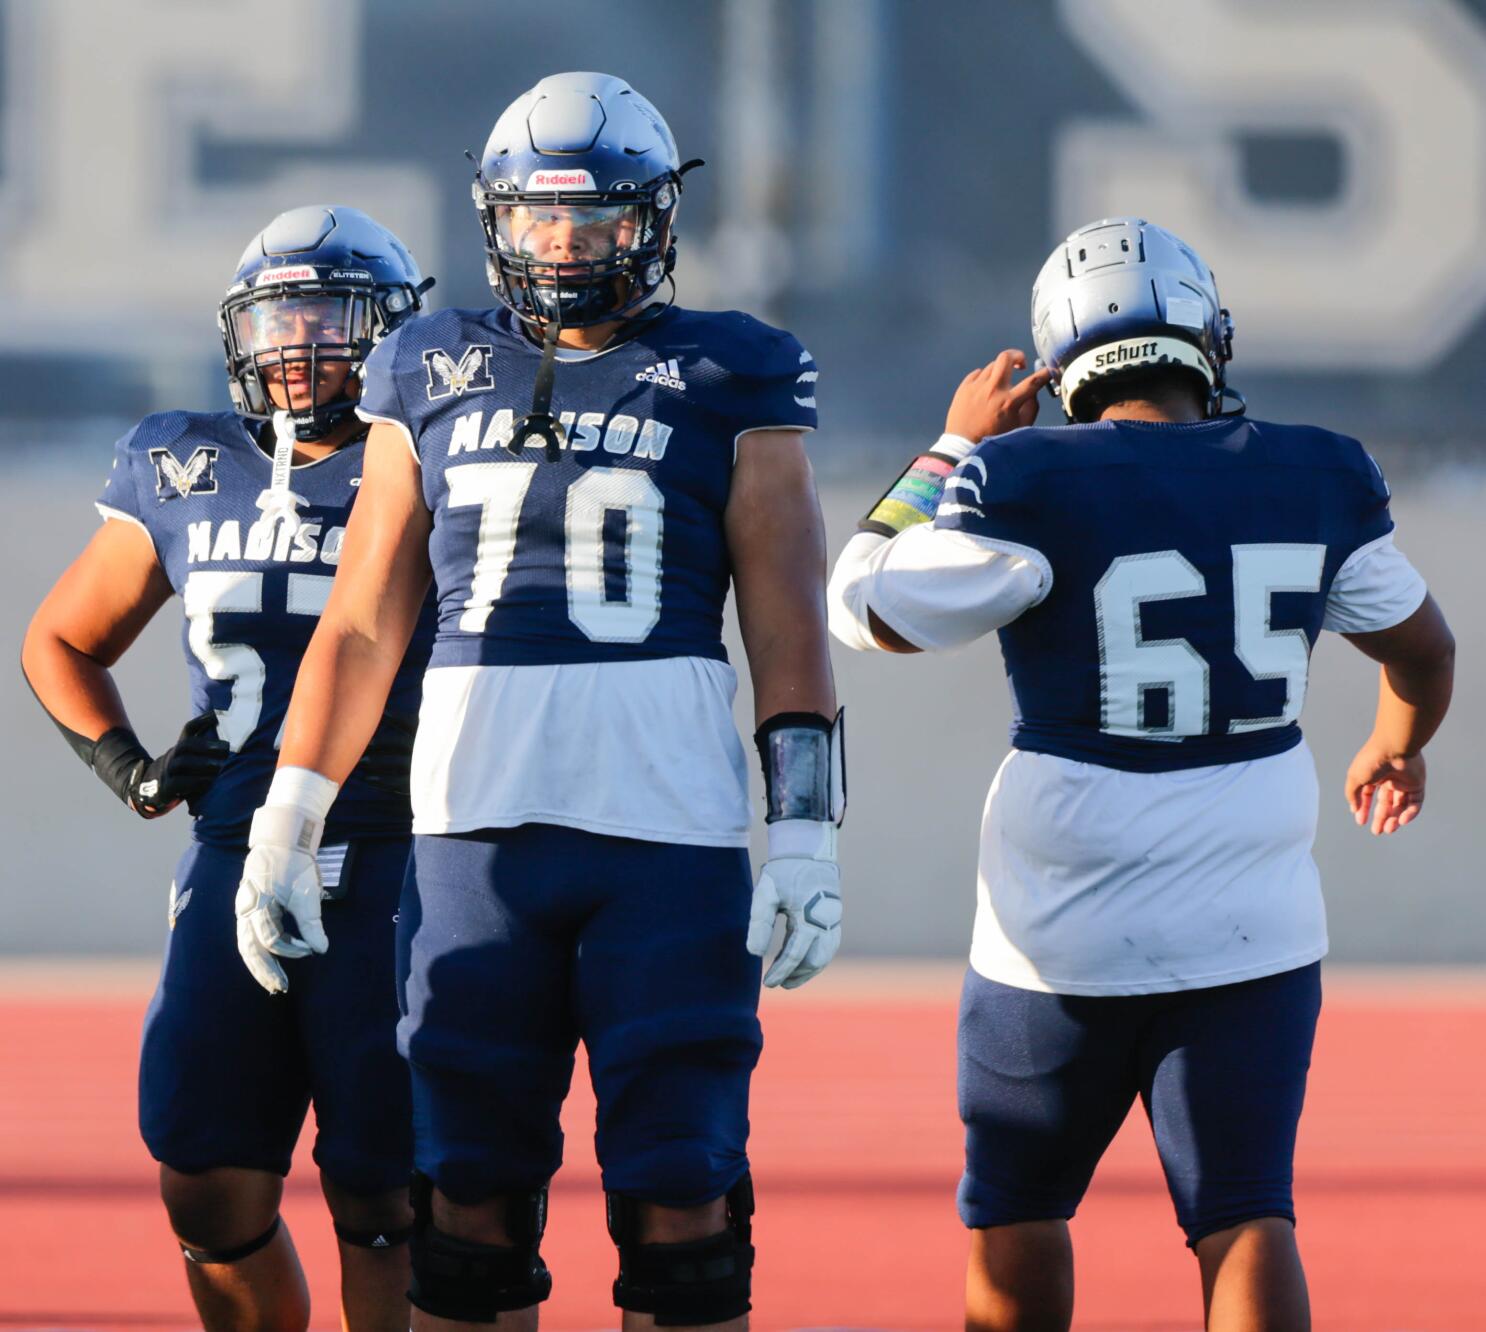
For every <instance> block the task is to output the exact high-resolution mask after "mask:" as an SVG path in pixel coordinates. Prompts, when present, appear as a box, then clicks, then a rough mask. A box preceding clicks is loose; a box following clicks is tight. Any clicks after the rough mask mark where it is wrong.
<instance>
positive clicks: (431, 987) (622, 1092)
mask: <svg viewBox="0 0 1486 1332" xmlns="http://www.w3.org/2000/svg"><path fill="white" fill-rule="evenodd" d="M751 893H752V883H751V879H750V875H749V869H748V854H747V852H746V851H744V850H742V849H741V848H730V847H698V846H676V845H671V844H667V843H660V842H644V841H638V840H634V839H630V838H623V837H607V836H602V835H600V834H597V833H588V832H580V831H576V830H573V829H568V828H558V827H554V826H552V825H550V824H540V823H529V824H524V825H522V826H520V827H517V828H509V829H499V830H490V831H484V832H476V833H467V834H459V835H447V836H418V837H416V838H415V839H414V848H413V859H412V862H411V865H410V867H409V872H408V880H407V885H406V887H405V889H404V892H403V900H402V907H401V911H400V923H399V926H398V980H399V986H400V990H401V1003H402V1011H403V1018H402V1022H401V1023H400V1024H399V1027H398V1046H399V1049H401V1051H402V1052H403V1054H404V1055H405V1056H406V1057H407V1059H408V1062H409V1065H410V1067H411V1069H412V1078H413V1114H414V1136H415V1157H416V1162H417V1166H418V1169H419V1170H420V1171H422V1172H423V1173H424V1174H426V1175H428V1176H429V1177H430V1178H432V1179H433V1181H434V1183H435V1184H436V1185H437V1186H438V1188H439V1189H440V1190H441V1191H442V1192H443V1193H444V1194H445V1195H446V1196H448V1197H450V1198H452V1199H454V1200H455V1201H456V1202H462V1203H475V1202H479V1201H482V1200H483V1199H485V1198H488V1197H490V1196H491V1195H492V1194H495V1193H499V1192H507V1191H512V1192H514V1191H518V1190H519V1191H524V1190H529V1189H536V1188H540V1187H541V1186H542V1185H544V1184H546V1182H547V1181H548V1180H549V1179H550V1178H551V1177H552V1175H553V1174H554V1173H555V1172H556V1170H557V1168H558V1166H559V1165H560V1164H561V1162H562V1131H561V1129H560V1128H559V1126H558V1111H559V1109H560V1107H561V1105H562V1101H563V1098H564V1097H565V1096H566V1095H567V1091H568V1085H569V1083H570V1081H571V1078H572V1072H573V1055H574V1051H575V1049H576V1047H577V1043H578V1041H579V1039H580V1038H581V1039H582V1040H583V1042H584V1044H585V1045H586V1046H587V1049H588V1064H589V1073H590V1076H591V1077H592V1079H593V1087H594V1092H595V1094H596V1096H597V1100H598V1132H597V1136H596V1139H595V1142H596V1146H597V1149H598V1158H599V1164H600V1166H601V1167H602V1170H603V1180H604V1188H605V1189H607V1190H608V1191H610V1192H613V1193H623V1194H628V1195H630V1196H632V1197H637V1198H642V1199H645V1200H646V1201H649V1202H655V1203H660V1204H662V1205H665V1206H671V1207H691V1206H696V1205H699V1204H701V1203H704V1202H708V1201H710V1200H711V1199H713V1198H717V1197H720V1196H721V1195H722V1194H724V1193H726V1192H727V1190H728V1189H729V1188H731V1187H732V1186H733V1185H734V1184H735V1183H736V1182H737V1181H738V1180H739V1179H740V1178H741V1177H742V1175H743V1174H744V1172H745V1171H746V1170H747V1169H748V1157H747V1150H746V1149H747V1139H748V1084H749V1079H750V1077H751V1075H752V1072H753V1068H754V1065H755V1064H756V1063H757V1062H758V1057H759V1051H760V1049H761V1048H762V1044H763V1039H762V1033H761V1031H760V1028H759V1023H758V1016H757V1008H758V990H759V965H760V964H759V960H758V959H757V958H755V957H752V956H751V955H750V954H749V953H748V952H747V950H746V949H745V947H744V940H745V938H746V935H747V931H748V907H749V901H750V897H751Z"/></svg>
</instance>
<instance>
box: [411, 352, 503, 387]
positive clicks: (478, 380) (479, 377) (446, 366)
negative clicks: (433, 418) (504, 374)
mask: <svg viewBox="0 0 1486 1332" xmlns="http://www.w3.org/2000/svg"><path fill="white" fill-rule="evenodd" d="M423 366H424V369H425V370H427V371H428V388H427V390H426V391H427V393H428V400H429V402H434V401H436V400H437V399H439V398H450V397H454V398H457V397H461V396H463V395H464V394H466V393H483V392H484V391H485V390H486V389H493V388H494V387H495V381H494V380H493V379H492V378H491V377H490V344H489V343H485V342H482V343H476V344H474V345H472V346H469V347H466V348H465V351H464V355H463V356H461V357H460V358H459V360H458V361H456V360H455V359H454V358H453V357H452V356H450V355H449V353H448V352H446V351H445V350H444V349H443V348H442V347H433V348H430V349H429V350H428V351H426V352H424V353H423Z"/></svg>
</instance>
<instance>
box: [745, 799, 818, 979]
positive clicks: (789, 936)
mask: <svg viewBox="0 0 1486 1332" xmlns="http://www.w3.org/2000/svg"><path fill="white" fill-rule="evenodd" d="M776 916H783V917H784V922H785V923H784V944H783V946H782V947H781V948H780V950H779V956H778V957H776V958H775V959H774V965H773V966H772V967H770V968H769V971H768V974H767V975H766V976H765V977H764V984H765V985H768V986H775V985H782V986H783V987H784V988H785V989H786V990H793V989H795V988H796V987H797V986H800V985H803V984H804V983H805V982H806V981H807V980H809V979H810V978H811V977H812V976H813V975H815V973H816V972H818V971H822V970H824V969H825V967H826V965H827V964H828V963H829V962H830V960H831V959H832V958H833V957H835V956H836V949H838V948H839V947H840V946H841V867H840V866H839V865H837V864H836V825H835V824H834V823H815V822H813V821H811V820H809V819H780V820H778V821H777V822H775V823H771V824H770V825H769V858H768V860H766V861H765V862H764V868H763V869H762V871H760V873H759V876H758V884H757V885H756V886H755V887H754V890H753V909H752V911H751V912H750V913H749V919H748V951H749V952H750V953H752V954H753V955H754V956H755V957H762V956H763V955H764V954H765V953H766V952H768V951H769V940H770V939H771V938H772V937H773V934H774V918H775V917H776Z"/></svg>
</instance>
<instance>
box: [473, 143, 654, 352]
mask: <svg viewBox="0 0 1486 1332" xmlns="http://www.w3.org/2000/svg"><path fill="white" fill-rule="evenodd" d="M679 197H680V181H679V177H678V176H676V175H675V174H674V173H672V174H669V175H667V176H663V177H660V178H659V179H657V180H654V181H651V182H650V183H649V184H648V185H643V186H642V185H631V184H629V183H628V182H626V183H625V184H624V185H623V186H620V187H616V188H615V189H612V190H607V191H603V192H584V193H581V194H568V193H563V194H556V193H551V192H531V191H522V192H518V191H516V190H515V189H514V188H513V187H512V186H511V185H510V183H509V182H507V181H493V182H490V181H486V180H485V178H484V177H483V175H482V176H481V177H479V178H477V180H476V181H475V185H474V198H475V203H476V207H477V208H478V209H479V212H480V221H481V224H482V226H483V227H484V230H485V250H486V256H487V258H486V273H487V275H488V276H489V279H490V285H491V288H492V290H493V291H494V292H495V294H496V296H497V297H498V298H499V299H500V301H501V302H502V303H503V304H504V305H506V306H508V307H509V308H510V309H511V310H512V311H513V312H514V313H515V314H516V315H517V317H518V318H520V319H522V320H524V321H525V322H527V323H529V324H534V325H538V326H541V327H547V326H549V325H554V324H555V325H556V326H557V327H559V328H583V327H586V326H589V325H593V324H601V323H605V322H607V321H609V320H612V319H620V318H623V317H624V316H625V315H627V314H629V313H630V312H631V311H632V310H634V309H636V308H637V307H638V306H640V305H642V304H643V303H644V302H645V301H646V300H648V299H649V298H650V296H651V295H652V294H653V293H654V292H655V290H656V289H657V288H658V287H659V286H660V284H661V283H662V282H663V281H664V280H665V278H666V276H667V275H668V274H669V273H670V271H671V267H672V265H673V264H674V263H675V250H674V249H673V247H672V245H671V232H672V227H673V225H674V222H675V215H676V203H677V200H678V198H679Z"/></svg>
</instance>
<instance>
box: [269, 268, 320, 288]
mask: <svg viewBox="0 0 1486 1332" xmlns="http://www.w3.org/2000/svg"><path fill="white" fill-rule="evenodd" d="M319 277H320V274H319V273H318V272H316V271H315V269H314V268H312V267H311V266H310V265H309V264H298V265H296V266H295V267H292V268H265V269H264V270H263V272H261V273H259V274H258V276H257V278H256V279H255V280H254V282H253V285H254V286H255V287H261V286H262V285H263V284H264V283H265V282H315V281H317V280H318V279H319Z"/></svg>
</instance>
